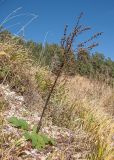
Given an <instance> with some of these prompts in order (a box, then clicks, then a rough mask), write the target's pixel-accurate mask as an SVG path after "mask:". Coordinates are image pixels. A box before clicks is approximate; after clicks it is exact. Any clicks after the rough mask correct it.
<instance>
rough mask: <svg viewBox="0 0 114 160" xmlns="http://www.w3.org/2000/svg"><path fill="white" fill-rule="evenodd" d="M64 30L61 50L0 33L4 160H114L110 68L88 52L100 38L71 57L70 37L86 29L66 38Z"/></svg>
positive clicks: (113, 74)
mask: <svg viewBox="0 0 114 160" xmlns="http://www.w3.org/2000/svg"><path fill="white" fill-rule="evenodd" d="M66 30H67V26H66V28H65V30H64V36H63V38H62V40H61V46H60V45H58V44H48V43H47V44H46V45H45V46H43V44H41V43H35V42H33V41H25V40H24V39H23V38H20V37H16V36H14V35H12V34H11V33H10V32H8V31H7V30H4V31H2V30H1V32H0V114H1V117H0V118H1V120H0V136H1V137H2V138H1V140H0V147H1V148H0V158H2V159H3V160H9V159H22V160H23V159H25V160H29V159H47V160H55V159H57V158H58V159H60V160H68V159H73V160H75V159H87V160H113V159H114V156H113V155H114V148H113V145H114V142H113V136H114V135H113V134H114V133H113V132H114V122H113V115H114V89H113V82H114V62H113V61H112V60H111V59H110V58H105V57H104V55H103V54H100V53H95V54H92V52H91V49H92V48H94V47H96V46H97V45H98V43H93V39H95V38H97V37H98V36H100V35H101V33H97V34H95V35H94V36H92V37H91V38H90V39H88V40H87V41H85V42H82V43H80V44H78V45H77V50H76V51H73V49H72V47H71V46H70V47H69V45H72V41H73V40H72V37H73V36H74V37H75V36H76V34H80V32H83V31H86V30H89V28H84V29H81V28H79V30H78V31H77V30H76V28H74V30H73V32H71V34H70V35H68V36H67V34H66ZM76 31H77V32H76ZM91 41H92V44H90V45H88V46H86V47H85V45H86V44H87V43H88V42H91ZM65 44H66V46H65ZM63 53H64V54H63ZM63 62H64V66H63V65H61V64H63ZM61 66H62V67H63V68H62V72H61V76H59V79H58V81H57V83H56V84H57V85H55V86H54V87H55V88H54V89H53V92H52V93H51V97H50V99H49V100H50V101H49V104H48V107H47V108H46V112H45V114H44V116H43V120H42V125H41V126H40V127H41V128H40V131H39V133H38V134H37V132H36V128H37V123H38V122H39V120H40V117H41V115H42V110H43V106H44V104H45V101H46V97H47V94H48V93H49V91H50V89H51V88H52V86H53V84H54V82H55V78H56V77H57V75H58V72H59V71H60V69H61ZM9 119H10V120H9ZM9 122H10V123H9ZM11 123H12V124H13V125H11ZM15 127H16V128H15ZM53 139H54V140H53ZM36 149H37V150H36Z"/></svg>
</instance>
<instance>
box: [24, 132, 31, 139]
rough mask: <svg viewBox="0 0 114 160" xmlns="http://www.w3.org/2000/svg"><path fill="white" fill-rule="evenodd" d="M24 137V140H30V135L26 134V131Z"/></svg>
mask: <svg viewBox="0 0 114 160" xmlns="http://www.w3.org/2000/svg"><path fill="white" fill-rule="evenodd" d="M24 137H25V139H26V140H30V139H31V135H30V133H29V132H27V131H25V133H24Z"/></svg>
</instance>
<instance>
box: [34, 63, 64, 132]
mask: <svg viewBox="0 0 114 160" xmlns="http://www.w3.org/2000/svg"><path fill="white" fill-rule="evenodd" d="M63 66H64V63H62V64H61V66H60V69H59V71H58V73H57V76H56V78H55V81H54V83H53V85H52V87H51V90H50V92H49V94H48V97H47V99H46V102H45V105H44V108H43V111H42V114H41V117H40V120H39V122H38V125H37V130H36V133H38V132H39V131H40V128H41V125H42V118H43V116H44V113H45V110H46V108H47V106H48V103H49V100H50V97H51V94H52V92H53V90H54V87H55V85H56V83H57V80H58V78H59V76H60V74H61V72H62V68H63Z"/></svg>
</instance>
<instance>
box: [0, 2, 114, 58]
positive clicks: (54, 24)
mask: <svg viewBox="0 0 114 160" xmlns="http://www.w3.org/2000/svg"><path fill="white" fill-rule="evenodd" d="M18 7H22V9H21V10H19V11H18V12H17V13H16V15H17V14H22V13H34V14H36V15H38V18H37V19H35V20H34V21H33V22H32V23H31V24H30V25H28V26H27V27H26V28H25V30H24V34H25V38H26V39H32V40H34V41H36V42H44V41H45V40H46V41H48V42H49V43H52V42H55V43H59V42H60V39H61V36H62V35H63V29H64V25H65V24H68V25H69V29H71V28H72V27H73V25H74V24H75V22H76V17H77V16H78V15H79V14H80V12H81V11H83V12H84V17H83V18H82V20H81V23H83V24H84V25H87V26H90V27H91V28H92V29H91V31H89V32H87V33H86V34H83V36H81V37H80V38H79V41H81V40H82V41H83V40H86V39H87V38H89V37H90V35H92V34H94V33H96V32H100V31H102V32H104V34H103V35H102V36H101V37H99V38H98V40H97V41H98V42H99V43H100V45H99V46H98V47H97V48H96V49H95V50H96V51H98V52H100V53H103V54H105V56H106V57H111V58H112V59H113V60H114V0H0V22H1V23H2V22H3V20H4V19H5V18H6V16H8V14H10V13H11V12H12V11H13V10H15V9H17V8H18ZM30 19H31V16H30V15H29V16H26V15H25V16H20V17H16V18H14V19H12V20H10V21H9V22H7V23H5V24H4V27H6V28H8V27H9V26H11V25H12V24H17V23H20V24H17V25H15V26H13V27H11V28H10V31H11V32H13V33H17V32H18V31H19V30H20V28H21V27H22V26H23V25H24V24H26V23H27V22H28V21H29V20H30ZM74 45H75V44H74Z"/></svg>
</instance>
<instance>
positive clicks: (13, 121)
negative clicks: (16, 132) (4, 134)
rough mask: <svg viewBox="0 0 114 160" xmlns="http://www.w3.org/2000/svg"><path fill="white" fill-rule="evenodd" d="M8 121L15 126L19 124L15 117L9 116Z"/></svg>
mask: <svg viewBox="0 0 114 160" xmlns="http://www.w3.org/2000/svg"><path fill="white" fill-rule="evenodd" d="M8 121H9V122H10V123H11V124H12V125H13V126H15V127H19V126H20V125H19V121H18V119H17V117H11V118H9V119H8Z"/></svg>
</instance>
